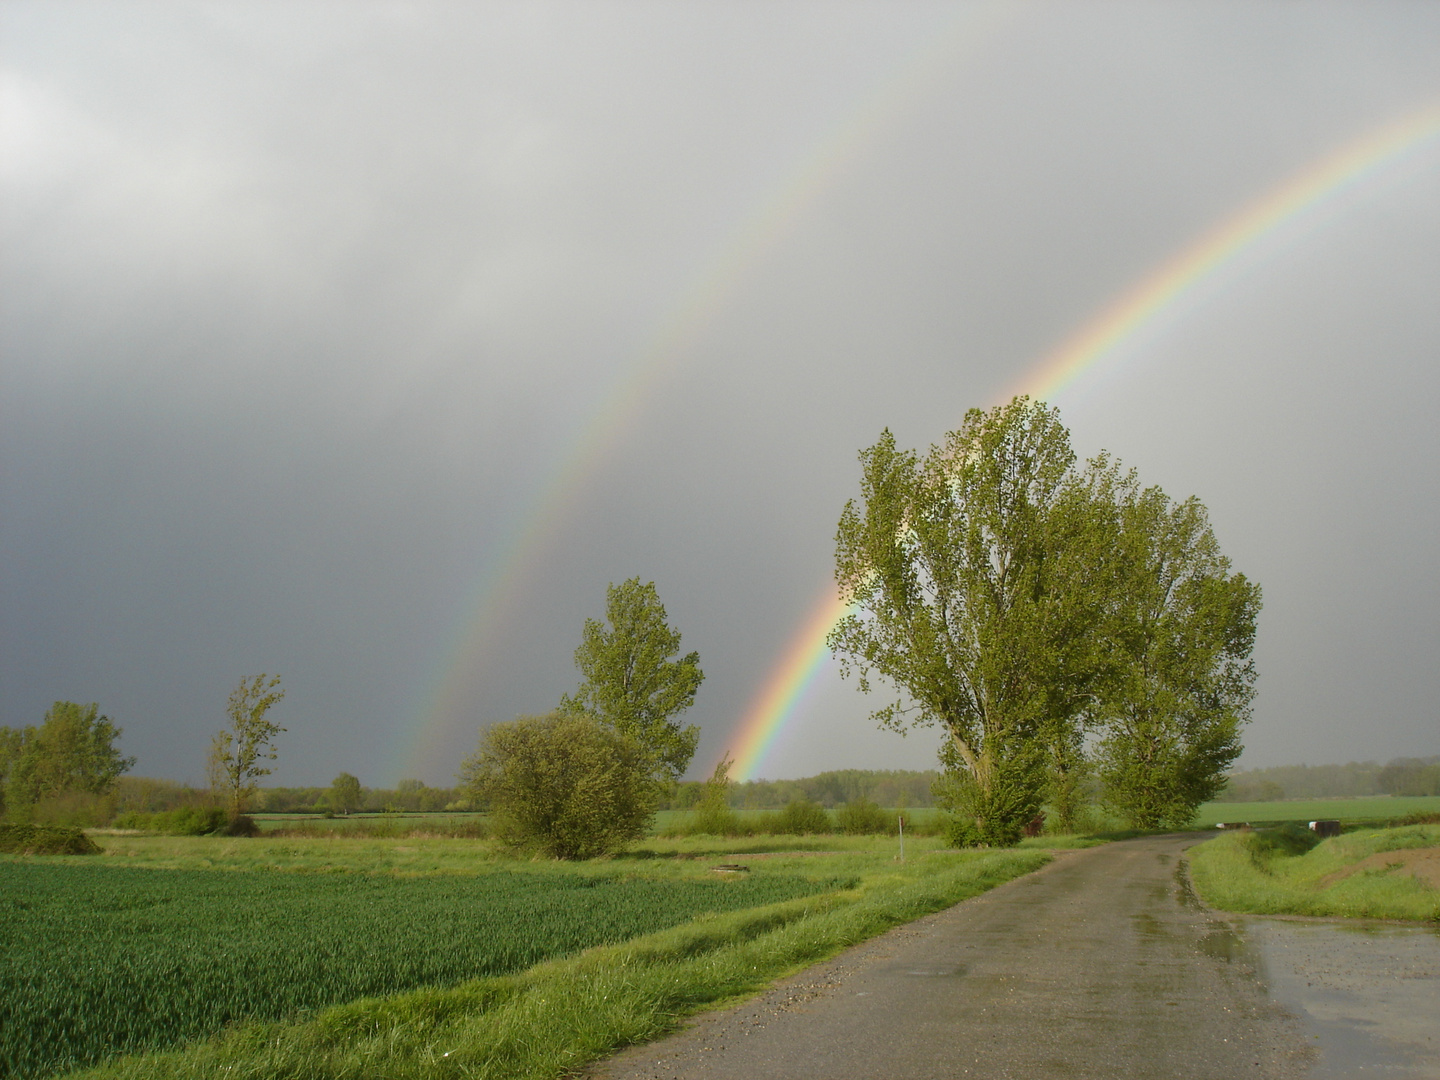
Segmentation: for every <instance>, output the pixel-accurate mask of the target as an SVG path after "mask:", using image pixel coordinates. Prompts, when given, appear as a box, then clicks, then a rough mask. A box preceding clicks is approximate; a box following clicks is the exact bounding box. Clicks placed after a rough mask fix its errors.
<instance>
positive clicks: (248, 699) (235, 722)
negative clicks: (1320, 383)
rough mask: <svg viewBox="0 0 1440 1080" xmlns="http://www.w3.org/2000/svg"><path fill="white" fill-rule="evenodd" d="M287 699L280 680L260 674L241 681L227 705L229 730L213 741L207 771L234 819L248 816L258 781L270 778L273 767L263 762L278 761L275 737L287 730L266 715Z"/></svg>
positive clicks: (224, 729) (222, 731)
mask: <svg viewBox="0 0 1440 1080" xmlns="http://www.w3.org/2000/svg"><path fill="white" fill-rule="evenodd" d="M284 696H285V691H284V690H282V689H280V676H279V675H274V676H268V675H265V674H264V673H261V674H259V675H256V676H255V677H254V678H253V679H251V678H242V679H241V680H240V685H239V686H237V687H236V688H235V689H234V690H233V691H231V693H230V698H229V700H228V701H226V703H225V715H226V716H227V717H229V719H230V726H229V727H228V728H222V729H221V730H220V731H217V732H216V733H215V737H214V738H213V739H212V740H211V742H210V755H209V758H208V761H207V769H206V771H207V772H208V773H209V775H210V780H211V786H212V788H214V789H215V790H216V791H217V792H218V793H219V794H220V795H221V796H222V797H223V799H224V801H225V802H226V803H227V804H228V805H229V808H230V816H231V817H232V818H239V817H240V815H242V814H243V813H244V812H245V804H246V802H247V801H248V800H249V799H250V798H251V796H253V795H254V794H255V788H256V781H257V780H259V779H260V777H262V776H269V775H270V771H271V770H270V767H269V766H268V765H264V764H262V762H266V761H274V760H275V759H276V758H277V757H279V753H278V751H276V749H275V736H276V735H280V734H283V733H284V731H285V729H284V728H283V727H281V726H280V725H279V724H277V723H275V722H274V721H273V720H270V719H268V718H267V717H266V714H267V713H268V712H269V711H270V710H271V709H273V708H274V707H275V706H276V705H278V704H279V703H280V700H281V698H283V697H284Z"/></svg>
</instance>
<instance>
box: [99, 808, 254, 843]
mask: <svg viewBox="0 0 1440 1080" xmlns="http://www.w3.org/2000/svg"><path fill="white" fill-rule="evenodd" d="M246 820H247V821H249V820H250V819H249V818H247V819H246ZM228 821H229V815H228V814H226V812H225V811H224V809H222V808H221V807H218V806H181V807H178V808H176V809H174V810H161V811H160V812H158V813H154V814H142V813H135V812H132V813H129V814H121V815H120V816H119V817H117V818H116V819H115V827H116V828H117V829H140V830H142V831H144V832H158V833H166V834H167V835H170V836H208V835H209V834H210V833H218V832H221V831H223V830H224V828H225V826H226V823H227V822H228ZM251 824H252V825H253V824H254V822H253V821H251ZM245 835H253V834H251V833H247V834H245Z"/></svg>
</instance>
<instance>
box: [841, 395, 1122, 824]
mask: <svg viewBox="0 0 1440 1080" xmlns="http://www.w3.org/2000/svg"><path fill="white" fill-rule="evenodd" d="M860 461H861V467H862V477H861V498H860V500H859V501H855V500H852V501H850V502H848V503H847V504H846V506H845V510H844V512H843V514H842V515H841V518H840V526H839V530H838V532H837V536H836V580H837V582H838V584H839V587H840V589H841V592H842V595H843V597H844V599H846V600H847V601H848V602H849V603H850V604H851V605H852V608H853V611H852V613H851V614H849V615H847V616H846V617H845V618H843V619H841V621H840V622H839V623H838V624H837V625H836V627H835V629H834V631H833V632H832V633H831V635H830V645H831V647H832V649H833V650H834V651H835V652H836V653H837V654H838V655H839V656H840V657H841V658H842V664H843V667H844V671H845V672H846V674H849V673H851V672H855V673H858V676H859V680H860V687H861V689H862V690H865V691H867V692H868V691H869V690H870V682H869V676H870V674H871V673H872V672H873V673H876V674H879V675H881V676H884V677H885V678H886V679H887V680H888V681H889V682H890V683H892V684H893V685H894V686H895V687H896V688H897V689H898V690H899V691H900V696H899V697H898V698H897V699H896V700H895V701H893V702H892V703H890V704H888V705H886V706H885V707H883V708H881V709H879V710H878V711H876V713H875V714H874V716H875V718H876V719H877V720H878V721H879V722H880V724H881V725H882V726H884V727H889V728H893V729H895V730H899V731H904V730H905V729H906V728H908V727H909V726H911V725H928V724H938V725H940V726H941V727H942V728H943V729H944V732H945V735H946V739H945V742H944V744H943V749H942V761H944V763H945V765H946V777H945V784H944V789H943V790H942V791H941V792H940V793H939V794H940V795H941V797H942V799H943V800H944V801H945V802H946V803H947V804H948V805H949V806H950V807H951V808H952V809H953V810H954V811H955V812H956V822H957V836H956V839H959V840H979V841H984V842H989V843H1013V842H1015V841H1016V840H1018V838H1019V837H1020V835H1021V830H1022V829H1023V828H1024V826H1025V824H1026V823H1027V822H1028V821H1030V820H1031V819H1032V818H1033V817H1034V816H1035V814H1036V813H1037V812H1038V811H1039V809H1040V805H1041V801H1042V799H1043V797H1044V794H1045V790H1046V786H1047V784H1046V775H1047V766H1048V765H1049V764H1050V760H1051V758H1053V757H1054V756H1055V755H1054V753H1053V752H1052V751H1054V750H1055V748H1057V747H1059V746H1061V745H1062V744H1063V746H1066V747H1073V746H1074V744H1075V743H1074V740H1073V739H1071V738H1070V734H1071V732H1072V731H1073V729H1074V725H1075V724H1076V723H1077V722H1078V717H1080V715H1081V714H1082V713H1084V712H1086V711H1087V710H1091V711H1093V709H1094V706H1095V701H1096V695H1097V693H1098V692H1099V690H1100V688H1101V686H1102V684H1103V681H1104V677H1105V672H1106V670H1107V659H1106V655H1107V654H1106V650H1105V648H1104V647H1103V642H1102V641H1101V635H1100V633H1099V632H1098V631H1097V629H1096V627H1097V625H1098V624H1099V623H1100V622H1101V620H1102V617H1103V612H1104V609H1105V605H1106V599H1107V597H1106V592H1105V583H1106V582H1108V581H1109V580H1111V575H1109V574H1108V573H1107V572H1106V571H1105V569H1104V567H1105V564H1106V562H1107V560H1108V559H1109V558H1110V554H1109V550H1110V549H1109V546H1108V545H1107V544H1106V543H1105V540H1106V537H1107V536H1108V535H1109V533H1110V532H1111V531H1112V530H1111V528H1110V522H1111V521H1112V519H1113V514H1111V513H1110V510H1109V508H1108V504H1107V503H1106V501H1105V499H1103V498H1097V491H1096V488H1097V484H1096V482H1095V478H1094V477H1092V476H1091V475H1089V474H1080V473H1077V472H1076V471H1075V470H1074V469H1073V465H1074V461H1075V455H1074V452H1073V451H1072V450H1071V448H1070V441H1069V433H1068V432H1067V431H1066V430H1065V428H1064V427H1063V426H1062V425H1061V423H1060V420H1059V415H1058V413H1057V412H1056V410H1054V409H1052V408H1049V407H1047V406H1045V405H1044V404H1041V403H1036V402H1031V401H1030V400H1029V399H1028V398H1024V397H1021V398H1016V399H1015V400H1013V401H1012V402H1010V403H1009V404H1008V405H1005V406H1000V407H997V408H994V409H992V410H990V411H989V412H982V411H981V410H978V409H972V410H971V411H970V412H969V413H967V414H966V417H965V421H964V424H963V425H962V426H961V428H960V430H959V431H954V432H951V433H950V434H949V435H947V436H946V438H945V441H944V442H943V443H942V444H940V445H939V446H934V447H931V449H930V451H929V453H928V454H927V455H925V457H923V458H921V457H920V456H918V455H917V454H916V453H914V452H913V451H908V450H900V449H898V448H897V447H896V445H895V439H894V436H893V435H891V433H890V432H889V431H888V430H887V431H886V432H884V433H883V434H882V436H881V438H880V440H879V441H878V442H877V443H876V444H875V445H874V446H872V447H870V448H869V449H867V450H864V451H862V452H861V454H860Z"/></svg>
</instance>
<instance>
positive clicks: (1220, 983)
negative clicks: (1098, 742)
mask: <svg viewBox="0 0 1440 1080" xmlns="http://www.w3.org/2000/svg"><path fill="white" fill-rule="evenodd" d="M1195 839H1196V838H1195V837H1194V836H1190V837H1183V836H1167V837H1149V838H1144V839H1139V840H1129V841H1125V842H1122V843H1114V844H1106V845H1103V846H1101V847H1097V848H1091V849H1089V850H1086V851H1075V852H1065V853H1061V854H1059V855H1057V857H1056V859H1055V861H1054V862H1053V863H1051V864H1050V865H1049V866H1046V867H1045V868H1043V869H1041V870H1039V871H1037V872H1036V873H1034V874H1031V875H1029V876H1027V877H1023V878H1020V879H1017V880H1015V881H1012V882H1010V883H1008V884H1006V885H1003V886H1001V887H1000V888H998V889H994V890H993V891H991V892H989V893H986V894H984V895H983V896H979V897H976V898H975V899H973V900H969V901H966V902H965V903H962V904H958V905H956V906H955V907H953V908H950V909H948V910H946V911H943V912H939V913H937V914H935V915H931V916H927V917H926V918H924V919H921V920H919V921H918V922H915V923H911V924H909V925H908V926H903V927H898V928H897V929H895V930H892V931H891V932H889V933H888V934H885V935H883V936H881V937H878V938H876V939H874V940H873V941H870V942H867V943H865V944H863V945H860V946H857V947H856V948H854V949H850V950H848V951H847V952H845V953H843V954H842V955H840V956H838V957H836V958H835V959H834V960H832V961H830V962H828V963H825V964H820V965H817V966H816V967H812V968H809V969H808V970H806V971H804V972H802V973H801V974H799V975H797V976H795V977H794V978H791V979H789V980H787V981H785V982H783V983H780V984H777V985H776V986H775V987H773V988H772V989H771V990H770V991H768V992H767V993H765V994H763V995H761V996H760V997H758V998H754V999H752V1000H750V1001H748V1002H746V1003H744V1004H743V1005H740V1006H738V1007H735V1008H732V1009H727V1010H723V1011H720V1012H717V1013H711V1014H708V1015H705V1016H702V1017H700V1018H698V1019H697V1020H696V1021H694V1022H693V1023H692V1024H691V1025H690V1026H689V1027H687V1028H686V1029H685V1030H683V1031H681V1032H679V1033H678V1034H676V1035H673V1036H671V1037H669V1038H667V1039H664V1040H661V1041H659V1042H656V1043H651V1044H649V1045H647V1046H640V1047H634V1048H631V1049H629V1050H626V1051H624V1052H622V1053H621V1054H619V1055H617V1056H616V1057H614V1058H611V1059H609V1060H608V1061H605V1062H601V1063H599V1064H598V1065H597V1066H596V1067H594V1068H593V1069H592V1070H591V1072H590V1073H588V1074H587V1075H588V1076H591V1077H593V1078H595V1080H692V1078H693V1080H702V1078H703V1080H725V1078H735V1080H740V1078H744V1080H756V1078H762V1077H763V1078H766V1080H785V1078H794V1080H800V1078H805V1080H862V1078H863V1080H877V1078H888V1080H900V1078H905V1080H932V1078H933V1080H939V1078H942V1077H943V1078H947V1080H949V1078H955V1077H965V1076H974V1077H986V1078H994V1080H1000V1078H1005V1077H1013V1078H1017V1080H1019V1078H1024V1080H1043V1078H1050V1077H1065V1078H1077V1080H1080V1078H1083V1080H1096V1078H1109V1077H1145V1078H1147V1080H1148V1078H1154V1077H1196V1078H1204V1080H1218V1078H1226V1077H1238V1076H1244V1077H1265V1078H1270V1077H1302V1076H1305V1075H1306V1074H1307V1073H1308V1072H1309V1071H1310V1068H1311V1066H1312V1064H1314V1063H1315V1057H1316V1051H1315V1050H1313V1049H1311V1047H1312V1046H1313V1045H1314V1044H1313V1043H1312V1042H1311V1040H1312V1039H1313V1038H1314V1036H1313V1035H1312V1034H1310V1033H1308V1032H1307V1031H1306V1030H1305V1029H1304V1027H1303V1026H1302V1024H1301V1022H1300V1021H1299V1020H1297V1019H1296V1018H1295V1017H1294V1016H1292V1015H1291V1014H1290V1013H1288V1012H1286V1011H1285V1009H1283V1008H1282V1007H1281V1006H1280V1005H1279V1004H1277V1003H1276V1002H1275V1001H1274V1000H1273V999H1272V998H1271V997H1270V996H1269V995H1268V994H1267V991H1266V986H1265V984H1264V983H1263V982H1262V975H1261V973H1260V972H1259V971H1257V967H1256V963H1257V961H1256V959H1255V956H1256V954H1255V953H1253V952H1251V951H1250V950H1249V948H1248V947H1246V945H1245V943H1244V942H1243V940H1242V939H1241V937H1240V936H1239V935H1238V934H1237V932H1236V931H1235V929H1234V928H1233V927H1232V925H1231V923H1230V922H1228V921H1226V920H1225V919H1223V918H1221V917H1219V916H1217V915H1215V914H1213V913H1210V912H1208V911H1206V910H1204V909H1203V908H1201V907H1200V906H1198V905H1197V904H1196V903H1195V902H1194V900H1193V898H1191V897H1190V896H1189V893H1188V890H1187V889H1186V888H1185V886H1184V884H1183V881H1182V879H1181V878H1180V877H1179V875H1177V868H1178V865H1179V858H1180V854H1181V852H1182V851H1183V849H1184V848H1185V847H1186V846H1187V845H1188V844H1191V843H1194V842H1195Z"/></svg>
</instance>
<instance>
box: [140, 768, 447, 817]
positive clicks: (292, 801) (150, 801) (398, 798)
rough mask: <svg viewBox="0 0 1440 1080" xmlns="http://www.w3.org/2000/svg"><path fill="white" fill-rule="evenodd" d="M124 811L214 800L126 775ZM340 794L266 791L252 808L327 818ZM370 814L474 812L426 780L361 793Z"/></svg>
mask: <svg viewBox="0 0 1440 1080" xmlns="http://www.w3.org/2000/svg"><path fill="white" fill-rule="evenodd" d="M116 795H117V802H118V806H117V809H118V810H119V811H120V812H126V811H133V812H136V813H144V814H154V813H161V812H163V811H167V810H177V809H180V808H181V807H186V806H200V805H205V804H207V803H210V802H213V801H214V797H213V796H212V795H211V793H210V791H209V790H208V789H205V788H192V787H189V786H187V785H184V784H177V783H174V782H173V781H170V780H154V779H150V778H147V777H140V776H136V777H128V776H127V777H123V778H121V780H120V782H119V784H118V785H117V786H116ZM334 802H335V793H334V789H333V788H332V787H330V786H328V785H327V786H326V787H267V788H260V790H259V791H258V792H257V793H256V794H255V797H254V798H253V799H251V800H250V810H251V812H254V813H266V814H324V813H327V812H334V811H335V810H336V809H337V807H336V806H335V805H334ZM358 809H359V810H360V811H361V812H364V813H375V814H378V813H385V812H390V813H400V812H404V813H412V814H413V813H425V814H430V813H439V812H441V811H445V810H470V809H471V806H470V804H469V803H467V802H466V801H465V794H464V792H462V791H461V790H460V789H459V788H435V787H427V786H426V785H425V784H424V783H423V782H422V781H420V780H401V781H400V783H398V784H396V785H395V786H394V787H393V788H367V787H361V789H360V805H359V807H358Z"/></svg>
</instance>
